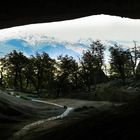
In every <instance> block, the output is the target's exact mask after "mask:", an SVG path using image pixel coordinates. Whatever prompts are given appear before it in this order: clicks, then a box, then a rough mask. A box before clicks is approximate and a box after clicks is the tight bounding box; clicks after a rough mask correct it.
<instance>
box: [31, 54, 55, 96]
mask: <svg viewBox="0 0 140 140" xmlns="http://www.w3.org/2000/svg"><path fill="white" fill-rule="evenodd" d="M31 61H32V63H33V67H32V69H33V78H32V82H33V83H34V84H33V85H34V87H35V89H36V90H37V93H38V94H40V93H41V90H42V89H47V88H49V86H50V85H51V84H52V81H53V80H54V70H55V67H54V64H55V60H53V59H51V58H50V57H49V55H48V54H47V53H45V52H43V54H42V55H41V54H38V53H37V54H36V56H35V57H34V56H32V58H31Z"/></svg>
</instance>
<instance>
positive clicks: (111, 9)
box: [0, 0, 140, 29]
mask: <svg viewBox="0 0 140 140" xmlns="http://www.w3.org/2000/svg"><path fill="white" fill-rule="evenodd" d="M29 2H30V3H29ZM96 14H109V15H117V16H122V17H129V18H137V19H138V18H139V19H140V1H139V0H133V1H131V0H104V1H103V0H97V1H95V0H85V1H84V0H68V1H65V2H62V1H61V0H38V1H35V0H34V1H31V0H28V1H23V0H18V1H12V0H11V1H10V2H9V1H8V0H5V1H4V3H1V4H0V28H1V29H2V28H7V27H12V26H17V25H25V24H32V23H42V22H52V21H60V20H66V19H74V18H78V17H84V16H89V15H96Z"/></svg>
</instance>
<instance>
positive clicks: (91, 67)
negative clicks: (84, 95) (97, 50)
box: [80, 50, 98, 91]
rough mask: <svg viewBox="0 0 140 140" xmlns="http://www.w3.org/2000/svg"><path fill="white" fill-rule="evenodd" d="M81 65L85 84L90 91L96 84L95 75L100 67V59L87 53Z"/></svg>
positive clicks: (89, 52)
mask: <svg viewBox="0 0 140 140" xmlns="http://www.w3.org/2000/svg"><path fill="white" fill-rule="evenodd" d="M80 64H81V76H82V79H83V82H84V84H85V85H86V87H88V91H90V88H91V84H92V83H94V84H95V78H94V73H95V69H96V68H97V65H98V59H97V58H96V56H94V55H93V53H92V52H91V51H89V50H88V51H86V52H84V53H83V56H82V60H81V61H80Z"/></svg>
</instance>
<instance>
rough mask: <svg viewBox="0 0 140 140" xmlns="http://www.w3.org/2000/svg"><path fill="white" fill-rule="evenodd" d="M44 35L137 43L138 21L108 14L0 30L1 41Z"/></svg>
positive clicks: (139, 27) (74, 39)
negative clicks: (132, 41) (133, 41)
mask: <svg viewBox="0 0 140 140" xmlns="http://www.w3.org/2000/svg"><path fill="white" fill-rule="evenodd" d="M42 35H44V36H45V35H46V36H49V37H54V38H56V39H58V40H63V41H71V42H75V41H77V40H79V39H86V38H94V39H100V40H123V41H128V40H140V20H138V19H135V20H134V19H129V18H122V17H117V16H109V15H93V16H88V17H83V18H79V19H74V20H66V21H60V22H50V23H42V24H30V25H25V26H17V27H13V28H7V29H2V30H0V41H1V40H2V41H3V40H5V39H9V38H26V40H28V39H29V41H30V39H31V36H34V38H32V39H34V40H32V41H33V42H34V41H35V40H36V39H40V38H39V37H40V36H42Z"/></svg>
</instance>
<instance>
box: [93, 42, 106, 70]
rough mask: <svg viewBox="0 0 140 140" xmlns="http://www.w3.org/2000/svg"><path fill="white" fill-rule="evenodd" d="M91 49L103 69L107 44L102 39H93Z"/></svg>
mask: <svg viewBox="0 0 140 140" xmlns="http://www.w3.org/2000/svg"><path fill="white" fill-rule="evenodd" d="M91 51H92V54H93V56H94V57H96V59H97V60H98V67H99V68H100V69H101V68H102V66H103V64H104V51H105V46H104V45H103V44H102V43H101V41H100V40H97V41H93V42H92V44H91Z"/></svg>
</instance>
